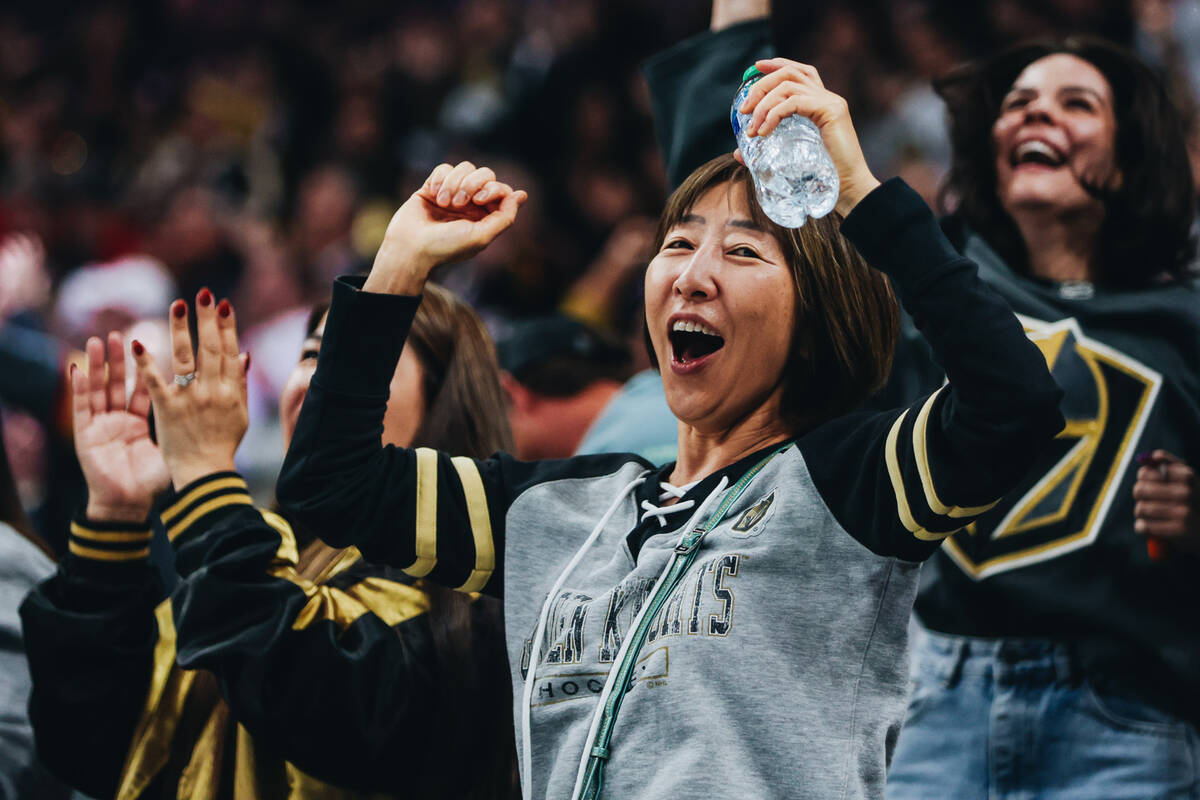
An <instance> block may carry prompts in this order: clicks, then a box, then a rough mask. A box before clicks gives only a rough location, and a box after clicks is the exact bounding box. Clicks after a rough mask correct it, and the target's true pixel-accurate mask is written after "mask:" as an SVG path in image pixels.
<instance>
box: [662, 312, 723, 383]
mask: <svg viewBox="0 0 1200 800" xmlns="http://www.w3.org/2000/svg"><path fill="white" fill-rule="evenodd" d="M667 338H668V339H669V340H670V342H671V370H672V371H673V372H676V373H678V374H686V373H689V372H694V371H695V370H697V369H700V367H702V366H703V365H704V362H706V361H707V360H708V359H709V357H710V356H712V354H713V353H715V352H717V351H718V350H720V349H721V348H722V347H724V346H725V339H724V337H722V336H721V334H719V333H717V332H716V330H714V329H713V328H711V327H709V326H708V325H705V324H704V323H703V322H698V321H695V320H682V319H680V320H675V321H674V322H672V323H671V330H670V331H669V332H668V333H667Z"/></svg>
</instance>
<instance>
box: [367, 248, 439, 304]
mask: <svg viewBox="0 0 1200 800" xmlns="http://www.w3.org/2000/svg"><path fill="white" fill-rule="evenodd" d="M436 266H437V264H434V263H431V262H429V261H428V259H425V258H422V256H421V255H420V254H419V253H416V252H413V251H412V250H411V249H410V248H407V247H402V246H398V245H396V244H392V243H390V242H388V241H386V240H385V241H384V243H383V244H382V245H380V247H379V252H378V253H376V254H375V263H374V264H373V265H372V266H371V272H370V274H369V275H367V280H366V282H365V283H363V287H362V290H363V291H364V292H374V293H375V294H403V295H410V296H413V297H415V296H417V295H419V294H421V292H422V291H424V289H425V281H426V279H427V278H428V277H429V273H430V272H432V271H433V269H434V267H436Z"/></svg>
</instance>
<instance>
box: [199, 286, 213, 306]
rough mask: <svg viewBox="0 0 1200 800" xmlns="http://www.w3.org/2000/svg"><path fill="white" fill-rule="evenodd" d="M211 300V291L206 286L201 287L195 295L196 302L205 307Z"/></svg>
mask: <svg viewBox="0 0 1200 800" xmlns="http://www.w3.org/2000/svg"><path fill="white" fill-rule="evenodd" d="M212 300H213V298H212V292H210V291H209V290H208V288H207V287H206V288H204V289H201V290H200V294H198V295H196V302H197V303H199V304H200V305H202V306H204V307H205V308H207V307H208V306H209V305H211V304H212Z"/></svg>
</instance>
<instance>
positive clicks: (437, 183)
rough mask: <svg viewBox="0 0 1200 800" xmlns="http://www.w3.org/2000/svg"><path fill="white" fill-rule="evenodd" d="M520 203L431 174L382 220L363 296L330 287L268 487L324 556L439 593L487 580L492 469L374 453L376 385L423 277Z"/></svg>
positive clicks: (487, 233)
mask: <svg viewBox="0 0 1200 800" xmlns="http://www.w3.org/2000/svg"><path fill="white" fill-rule="evenodd" d="M524 198H525V193H524V192H520V191H513V190H512V189H511V187H508V186H506V185H505V184H502V183H499V182H497V181H496V180H495V175H494V174H493V173H492V172H491V170H488V169H477V168H475V167H474V165H471V164H460V165H458V166H457V167H450V166H449V165H446V164H444V165H442V166H440V167H438V168H437V169H436V170H434V172H433V174H431V175H430V177H429V179H428V180H427V181H426V182H425V184H424V185H422V187H421V188H420V189H419V190H418V191H417V192H415V193H413V195H412V196H411V197H410V198H409V199H408V201H407V202H405V203H404V205H403V206H401V207H400V209H399V210H398V211H397V212H396V214H395V216H394V217H393V218H392V221H391V223H390V224H389V226H388V232H387V234H386V235H385V237H384V242H383V244H382V246H381V247H380V249H379V254H378V255H377V256H376V259H375V264H374V266H373V267H372V269H371V274H370V275H369V276H368V277H367V279H366V281H365V282H364V283H359V282H358V281H355V280H352V279H346V278H343V279H339V280H338V281H337V282H336V283H335V285H334V293H333V300H332V304H331V306H330V309H329V317H328V319H327V321H326V323H325V335H324V339H323V343H322V347H321V355H320V357H319V358H318V361H317V370H316V374H315V375H314V376H313V380H312V383H311V384H310V386H309V390H308V394H307V396H306V397H305V400H304V407H303V410H302V411H301V413H300V419H299V421H298V423H297V426H296V432H295V435H294V436H293V439H292V444H291V447H290V448H289V450H288V454H287V458H286V459H285V461H284V465H283V470H282V471H281V473H280V476H279V483H278V485H277V487H276V494H277V497H278V499H279V502H280V505H281V506H282V507H283V509H284V510H285V511H286V512H287V514H288V515H289V516H291V517H292V518H294V519H295V520H297V521H298V522H299V523H300V524H301V525H303V526H304V527H305V528H306V529H308V530H310V531H312V532H313V533H316V534H318V535H320V536H321V538H322V539H324V540H325V541H326V542H327V543H329V544H331V545H333V546H335V547H346V546H350V545H355V546H357V547H358V548H359V549H360V550H361V551H362V552H363V555H364V556H366V558H367V559H368V560H370V561H373V562H376V563H381V564H386V565H389V566H395V567H400V568H402V569H405V571H407V572H408V573H409V574H410V575H413V576H415V577H427V578H429V579H430V580H432V581H435V582H437V583H440V584H442V585H444V586H449V587H451V588H459V589H463V590H465V591H480V590H484V587H485V585H486V586H487V591H489V592H492V593H499V585H498V581H497V580H495V579H493V578H492V577H490V576H492V575H493V572H494V571H496V566H497V557H496V554H497V553H498V552H500V549H501V544H500V543H501V541H502V537H503V519H504V513H505V510H506V507H507V499H506V498H507V496H508V493H507V491H506V490H505V481H504V479H503V475H502V467H503V464H504V463H505V461H504V460H502V459H491V460H488V461H483V462H478V461H474V460H472V459H468V458H450V457H449V456H446V455H444V454H441V453H437V452H435V451H433V450H427V449H422V448H418V449H404V448H395V447H391V446H388V447H384V446H383V445H382V443H381V433H382V431H383V416H384V411H385V410H386V408H387V404H388V397H389V384H390V382H391V378H392V375H393V373H394V371H395V368H396V362H397V361H398V359H399V357H400V353H401V351H402V349H403V347H404V340H405V338H406V337H407V335H408V330H409V326H410V325H411V324H412V320H413V317H414V315H415V314H416V310H417V306H418V304H419V303H420V297H419V294H420V292H421V289H422V288H423V286H424V283H425V279H426V277H427V276H428V274H429V271H430V270H432V269H433V268H434V267H436V266H438V265H439V264H443V263H448V262H451V261H457V260H461V259H463V258H467V257H469V256H471V255H473V254H474V253H476V252H478V251H479V250H481V249H483V248H484V247H486V246H487V244H488V243H490V242H491V241H492V240H493V239H494V238H495V237H496V236H498V235H499V234H500V233H501V232H503V231H504V230H505V229H506V228H507V227H508V226H509V225H511V224H512V221H513V220H514V219H515V217H516V213H517V208H518V207H519V206H520V204H521V203H522V202H523V201H524Z"/></svg>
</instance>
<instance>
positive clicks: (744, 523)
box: [733, 490, 775, 533]
mask: <svg viewBox="0 0 1200 800" xmlns="http://www.w3.org/2000/svg"><path fill="white" fill-rule="evenodd" d="M774 502H775V491H774V490H772V491H771V493H770V494H768V495H767V496H766V497H764V498H762V499H761V500H759V501H758V502H757V503H755V504H754V505H752V506H750V507H749V508H747V509H746V511H745V512H744V513H743V514H742V516H741V517H739V518H738V521H737V522H735V523H733V529H734V530H735V531H736V532H738V533H747V532H753V533H761V524H762V523H764V522H766V520H767V512H768V511H770V510H771V504H772V503H774ZM756 527H758V528H759V530H758V531H755V530H754V529H755V528H756Z"/></svg>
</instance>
